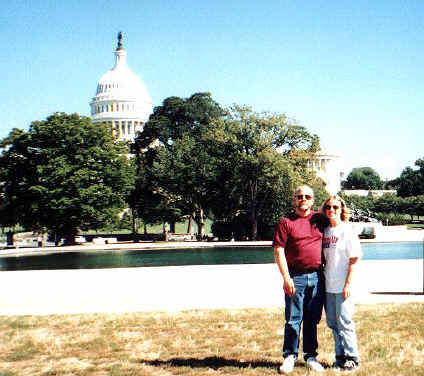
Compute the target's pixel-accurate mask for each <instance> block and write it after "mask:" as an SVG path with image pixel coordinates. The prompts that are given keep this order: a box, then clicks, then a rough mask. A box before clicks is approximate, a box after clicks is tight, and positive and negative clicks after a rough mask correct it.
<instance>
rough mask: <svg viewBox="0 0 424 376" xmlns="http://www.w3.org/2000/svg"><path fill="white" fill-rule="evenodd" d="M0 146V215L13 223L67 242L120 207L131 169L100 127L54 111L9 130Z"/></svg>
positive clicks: (123, 147) (131, 181)
mask: <svg viewBox="0 0 424 376" xmlns="http://www.w3.org/2000/svg"><path fill="white" fill-rule="evenodd" d="M2 146H3V149H4V151H3V153H2V154H1V156H0V180H1V181H2V182H3V185H2V187H1V189H2V194H3V197H4V203H5V204H4V205H3V207H2V208H1V213H0V214H4V213H7V212H8V210H10V209H12V212H13V213H14V214H13V216H14V218H13V221H12V222H14V223H19V224H21V225H22V226H24V227H25V228H27V229H43V228H45V229H47V230H49V231H51V232H53V233H54V234H56V236H58V237H65V238H66V240H67V242H71V241H73V238H74V237H75V235H76V234H77V232H78V229H79V228H94V229H96V228H100V227H102V226H104V225H105V224H106V223H107V222H108V221H110V219H111V218H112V217H113V216H116V215H117V213H118V212H119V211H121V210H122V209H123V208H124V207H125V206H126V203H125V200H126V198H127V195H128V193H129V191H130V188H131V187H132V185H133V184H134V167H133V165H132V163H131V161H130V160H129V159H128V157H127V154H128V148H127V146H126V145H125V144H123V143H120V142H117V141H116V140H115V139H114V137H113V136H112V132H111V129H110V128H109V127H108V126H107V125H105V124H100V125H99V124H93V123H92V122H91V120H90V118H87V117H81V116H79V115H77V114H73V115H68V114H65V113H55V114H53V115H51V116H49V117H48V118H47V119H46V120H44V121H36V122H33V123H32V124H31V126H30V129H29V131H28V132H23V131H20V132H17V131H12V133H11V134H10V135H9V137H7V138H6V139H5V140H3V142H2ZM3 218H4V217H3V215H0V220H1V221H2V222H3V224H4V221H3ZM6 222H9V223H10V222H11V221H10V220H7V221H6Z"/></svg>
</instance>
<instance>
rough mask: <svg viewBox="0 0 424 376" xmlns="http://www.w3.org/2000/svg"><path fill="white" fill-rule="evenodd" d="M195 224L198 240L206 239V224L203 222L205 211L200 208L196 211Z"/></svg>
mask: <svg viewBox="0 0 424 376" xmlns="http://www.w3.org/2000/svg"><path fill="white" fill-rule="evenodd" d="M194 220H195V222H196V224H197V238H198V239H199V240H201V239H203V238H204V237H205V224H204V221H203V209H202V208H200V209H198V210H196V217H195V219H194Z"/></svg>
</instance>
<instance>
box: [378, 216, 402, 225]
mask: <svg viewBox="0 0 424 376" xmlns="http://www.w3.org/2000/svg"><path fill="white" fill-rule="evenodd" d="M377 219H378V220H379V221H380V222H381V223H383V225H386V226H396V225H398V226H399V225H406V224H407V223H408V220H407V219H406V218H405V217H404V216H403V215H401V214H385V213H378V214H377Z"/></svg>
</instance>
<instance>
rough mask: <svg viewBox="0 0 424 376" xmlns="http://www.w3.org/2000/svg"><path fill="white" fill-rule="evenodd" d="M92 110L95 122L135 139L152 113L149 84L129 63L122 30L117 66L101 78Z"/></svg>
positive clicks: (117, 53) (118, 135)
mask: <svg viewBox="0 0 424 376" xmlns="http://www.w3.org/2000/svg"><path fill="white" fill-rule="evenodd" d="M90 109H91V118H92V121H93V123H101V122H107V123H109V124H110V125H111V126H112V130H113V132H114V135H115V136H117V137H118V139H119V140H120V141H133V140H134V139H135V137H136V135H137V133H138V132H141V131H142V130H143V127H144V124H145V123H146V121H147V120H148V119H149V116H150V114H151V113H152V109H153V105H152V99H151V97H150V95H149V93H148V91H147V88H146V85H145V84H144V82H143V81H142V80H141V78H140V77H139V76H138V75H136V74H135V73H134V72H133V71H132V70H131V69H130V68H129V67H128V65H127V52H126V51H125V50H124V48H123V47H122V34H121V33H119V34H118V46H117V48H116V50H115V66H114V67H113V68H112V69H111V70H109V71H108V72H106V73H105V74H104V75H103V76H102V77H101V78H100V80H99V82H98V84H97V90H96V94H95V96H94V97H93V99H92V101H91V102H90Z"/></svg>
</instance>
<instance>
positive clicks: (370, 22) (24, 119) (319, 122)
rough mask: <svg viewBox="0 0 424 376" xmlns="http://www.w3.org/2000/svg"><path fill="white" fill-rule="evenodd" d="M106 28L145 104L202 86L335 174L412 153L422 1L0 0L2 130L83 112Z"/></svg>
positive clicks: (421, 94)
mask: <svg viewBox="0 0 424 376" xmlns="http://www.w3.org/2000/svg"><path fill="white" fill-rule="evenodd" d="M118 31H122V32H123V34H124V40H123V43H124V47H125V49H126V50H127V52H128V64H129V66H130V67H131V68H132V70H133V71H134V72H135V73H137V74H138V75H140V77H141V78H142V79H143V81H144V82H145V84H146V85H147V88H148V90H149V93H150V95H151V97H152V99H153V103H154V105H159V104H161V103H162V101H163V100H164V99H165V98H167V97H169V96H173V95H176V96H180V97H188V96H190V95H191V94H193V93H195V92H205V91H208V92H210V93H211V94H212V96H213V98H214V99H215V100H216V101H217V102H219V103H220V104H221V105H223V106H229V105H231V104H233V103H237V104H240V105H249V106H252V108H253V109H254V110H255V111H258V112H260V111H270V112H275V113H286V114H287V115H288V116H289V117H291V118H294V119H296V120H297V121H298V122H299V123H300V124H301V125H303V126H305V127H306V128H307V129H308V130H309V131H310V132H311V133H315V134H318V135H319V136H320V138H321V143H322V146H323V148H324V149H325V150H327V151H328V152H331V153H335V154H338V155H340V156H341V157H342V162H343V165H344V169H345V171H346V173H348V172H349V171H350V169H351V168H353V167H364V166H370V167H373V168H374V169H375V170H376V171H377V172H378V173H379V174H380V176H381V177H382V178H383V179H386V178H394V177H397V176H399V174H400V173H401V171H402V170H403V168H404V167H406V166H413V165H414V162H415V160H417V159H418V158H422V157H424V151H423V149H424V148H423V144H424V142H423V133H424V132H423V126H422V121H423V111H424V105H423V100H424V78H423V71H424V70H423V67H424V54H423V48H424V47H423V46H424V2H423V1H422V0H410V1H408V0H403V1H402V0H396V1H395V0H374V1H368V0H356V1H352V0H350V1H347V0H339V1H328V0H326V1H321V0H314V1H313V0H309V1H294V0H291V1H289V0H286V1H285V0H281V1H272V0H268V1H264V2H259V1H255V0H251V1H249V0H244V1H241V0H233V1H231V0H227V1H221V0H215V1H199V0H198V1H194V0H179V1H170V0H169V1H165V0H157V1H137V0H134V1H125V0H121V1H116V0H115V1H109V0H103V1H100V0H93V1H90V0H84V1H82V0H74V1H56V0H32V1H31V0H26V1H20V0H15V1H9V2H6V3H5V4H3V5H2V11H1V13H0V32H1V35H2V43H1V54H0V70H1V72H2V73H1V74H2V77H1V85H0V99H1V100H0V111H1V113H2V115H3V119H2V122H1V125H0V137H5V136H6V135H7V134H8V133H9V131H10V130H11V129H12V128H14V127H17V128H23V129H27V128H28V126H29V124H30V123H31V122H32V121H35V120H42V119H45V118H46V117H47V116H48V115H50V114H51V113H53V112H56V111H64V112H68V113H73V112H77V113H79V114H81V115H89V105H88V103H89V102H90V100H91V98H92V97H93V95H94V92H95V89H96V85H97V81H98V80H99V78H100V77H101V76H102V75H103V74H104V73H105V72H106V71H107V70H109V69H111V68H112V66H113V64H114V55H113V52H114V49H115V47H116V35H117V33H118Z"/></svg>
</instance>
